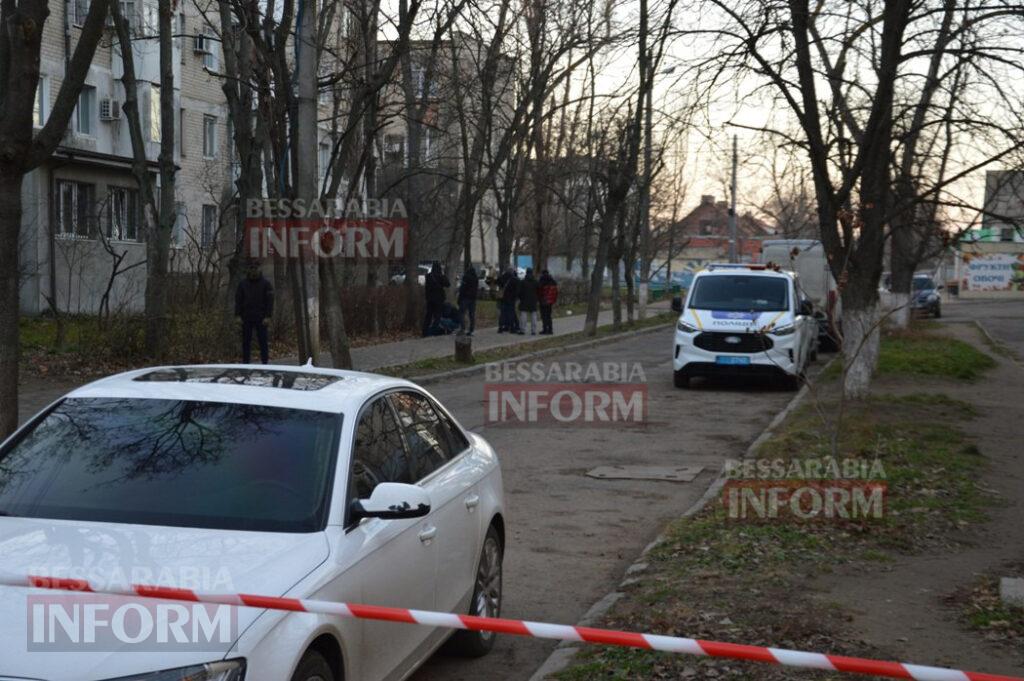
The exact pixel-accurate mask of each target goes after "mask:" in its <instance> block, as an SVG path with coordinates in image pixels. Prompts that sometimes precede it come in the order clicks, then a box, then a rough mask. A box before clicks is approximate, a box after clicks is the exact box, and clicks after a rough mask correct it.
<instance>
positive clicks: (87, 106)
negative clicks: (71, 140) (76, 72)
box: [75, 85, 96, 135]
mask: <svg viewBox="0 0 1024 681" xmlns="http://www.w3.org/2000/svg"><path fill="white" fill-rule="evenodd" d="M95 111H96V88H94V87H93V86H91V85H83V86H82V92H81V94H79V95H78V107H77V108H76V109H75V132H77V133H81V134H83V135H91V134H92V133H93V127H94V122H93V121H94V118H95Z"/></svg>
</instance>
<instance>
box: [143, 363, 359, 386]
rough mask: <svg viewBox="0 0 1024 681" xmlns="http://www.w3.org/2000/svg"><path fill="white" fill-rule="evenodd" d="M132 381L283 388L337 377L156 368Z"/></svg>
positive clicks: (269, 371)
mask: <svg viewBox="0 0 1024 681" xmlns="http://www.w3.org/2000/svg"><path fill="white" fill-rule="evenodd" d="M134 380H136V381H143V382H153V383H221V384H226V385H246V386H254V387H257V388H284V389H285V390H303V391H309V390H320V389H321V388H325V387H327V386H329V385H331V384H332V383H337V382H338V381H340V380H341V377H339V376H327V375H324V374H311V373H307V372H302V371H275V370H273V369H247V368H241V367H226V368H216V367H210V368H185V367H182V368H176V369H157V370H156V371H150V372H149V373H146V374H142V375H141V376H136V377H135V379H134Z"/></svg>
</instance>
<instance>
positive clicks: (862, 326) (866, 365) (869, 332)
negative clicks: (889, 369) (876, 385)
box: [842, 299, 881, 399]
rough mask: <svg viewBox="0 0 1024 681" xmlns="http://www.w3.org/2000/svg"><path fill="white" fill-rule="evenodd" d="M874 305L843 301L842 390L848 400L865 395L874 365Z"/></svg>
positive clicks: (877, 338)
mask: <svg viewBox="0 0 1024 681" xmlns="http://www.w3.org/2000/svg"><path fill="white" fill-rule="evenodd" d="M878 322H879V320H878V306H877V304H875V303H863V302H858V303H848V302H847V301H846V300H845V299H844V301H843V343H842V347H843V360H844V362H845V367H844V375H843V392H844V394H845V395H846V397H848V398H850V399H862V398H865V397H867V396H868V392H869V389H870V387H871V376H872V374H874V372H875V367H876V366H878V352H879V345H880V342H881V334H880V333H879V328H878V327H879V323H878Z"/></svg>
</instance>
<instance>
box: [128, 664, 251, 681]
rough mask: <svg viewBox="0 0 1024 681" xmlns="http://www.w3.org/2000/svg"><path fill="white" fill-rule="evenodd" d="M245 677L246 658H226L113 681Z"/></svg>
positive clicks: (201, 680)
mask: <svg viewBox="0 0 1024 681" xmlns="http://www.w3.org/2000/svg"><path fill="white" fill-rule="evenodd" d="M244 678H245V660H226V661H224V662H211V663H209V664H197V665H194V666H192V667H179V668H178V669H165V670H164V671H162V672H147V673H146V674H136V675H135V676H121V677H118V678H116V679H111V681H242V679H244Z"/></svg>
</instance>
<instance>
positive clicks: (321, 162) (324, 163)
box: [317, 142, 331, 180]
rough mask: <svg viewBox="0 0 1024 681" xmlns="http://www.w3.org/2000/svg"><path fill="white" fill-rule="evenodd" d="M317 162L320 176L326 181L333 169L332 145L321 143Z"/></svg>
mask: <svg viewBox="0 0 1024 681" xmlns="http://www.w3.org/2000/svg"><path fill="white" fill-rule="evenodd" d="M317 161H318V170H319V174H320V179H321V180H322V179H325V178H326V177H327V173H328V171H329V170H330V169H331V143H330V142H321V143H320V150H319V154H318V159H317Z"/></svg>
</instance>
